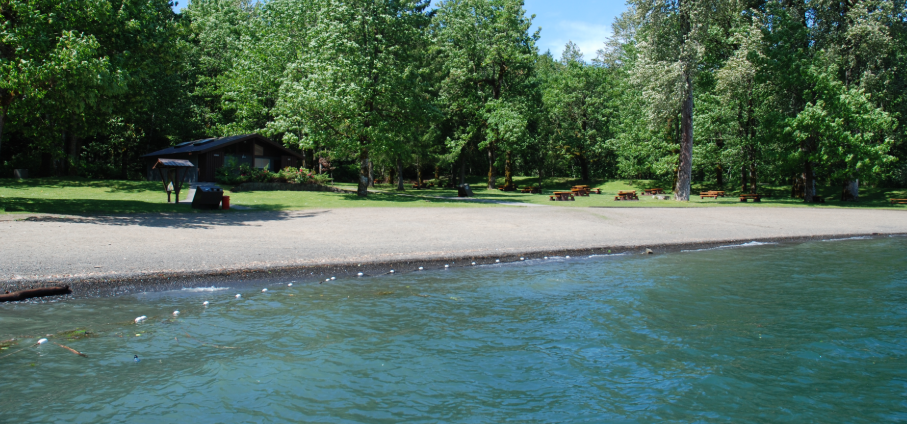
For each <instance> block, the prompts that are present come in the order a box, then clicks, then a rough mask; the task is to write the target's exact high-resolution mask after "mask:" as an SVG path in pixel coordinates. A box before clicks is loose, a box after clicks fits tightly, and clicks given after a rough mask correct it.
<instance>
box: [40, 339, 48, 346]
mask: <svg viewBox="0 0 907 424" xmlns="http://www.w3.org/2000/svg"><path fill="white" fill-rule="evenodd" d="M44 343H47V339H40V340H38V344H39V345H43V344H44Z"/></svg>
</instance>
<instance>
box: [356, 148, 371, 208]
mask: <svg viewBox="0 0 907 424" xmlns="http://www.w3.org/2000/svg"><path fill="white" fill-rule="evenodd" d="M368 164H369V160H368V149H367V148H366V147H365V146H362V147H359V186H358V187H357V188H356V195H358V196H359V197H368V181H369V179H368V171H369V170H368Z"/></svg>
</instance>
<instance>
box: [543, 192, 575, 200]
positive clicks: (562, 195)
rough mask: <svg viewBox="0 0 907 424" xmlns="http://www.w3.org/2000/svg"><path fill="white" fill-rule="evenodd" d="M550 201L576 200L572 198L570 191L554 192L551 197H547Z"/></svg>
mask: <svg viewBox="0 0 907 424" xmlns="http://www.w3.org/2000/svg"><path fill="white" fill-rule="evenodd" d="M549 198H550V199H551V201H555V200H556V201H559V202H560V201H565V200H576V199H575V198H574V197H573V192H570V191H555V192H554V194H553V195H551V196H549Z"/></svg>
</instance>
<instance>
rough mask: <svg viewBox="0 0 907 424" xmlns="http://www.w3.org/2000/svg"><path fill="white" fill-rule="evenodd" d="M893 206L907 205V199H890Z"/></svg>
mask: <svg viewBox="0 0 907 424" xmlns="http://www.w3.org/2000/svg"><path fill="white" fill-rule="evenodd" d="M889 201H890V202H891V204H892V205H907V199H890V200H889Z"/></svg>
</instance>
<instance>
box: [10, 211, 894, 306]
mask: <svg viewBox="0 0 907 424" xmlns="http://www.w3.org/2000/svg"><path fill="white" fill-rule="evenodd" d="M896 234H907V213H904V212H901V211H885V210H867V209H819V208H815V209H813V208H697V209H666V208H665V209H662V208H633V209H630V208H626V209H623V208H587V209H577V208H561V207H540V208H517V207H499V208H476V209H472V208H469V209H466V208H463V209H460V208H406V209H402V208H401V209H398V208H371V209H334V210H308V211H294V212H262V213H242V214H204V215H194V214H175V215H139V216H118V217H36V218H30V219H27V220H18V221H15V220H5V221H0V235H2V240H3V243H0V281H2V282H0V284H2V285H3V287H4V288H5V289H6V290H12V289H17V288H23V287H32V286H36V285H43V284H46V283H48V282H61V281H62V282H70V283H76V284H78V283H80V282H81V283H83V284H85V283H92V282H96V283H98V282H107V283H114V282H123V281H141V282H142V283H145V284H152V283H155V282H157V283H160V282H161V281H164V282H166V281H168V279H170V280H171V281H173V282H174V284H176V283H175V282H176V281H178V280H180V279H181V278H183V279H186V278H188V277H192V278H196V279H197V278H199V277H207V278H208V279H210V278H214V279H226V280H229V279H236V278H250V277H249V273H250V272H252V273H255V272H258V273H259V274H261V275H264V276H268V275H270V274H268V273H269V272H270V273H275V272H277V273H294V272H295V273H296V274H305V275H307V274H311V275H316V274H318V273H320V272H324V270H331V269H337V272H341V271H346V272H355V271H357V270H366V272H367V273H372V274H374V273H376V272H384V271H383V270H384V268H386V267H387V265H388V264H395V263H413V264H415V263H418V262H420V261H421V262H425V263H427V264H429V263H433V262H437V261H439V260H441V261H445V262H454V263H455V265H462V264H456V262H457V261H461V262H462V261H463V260H467V259H473V260H475V259H478V260H481V261H483V262H487V261H492V262H493V259H496V258H500V259H502V260H504V261H507V260H518V259H519V256H524V257H530V258H531V257H533V256H539V255H542V254H554V253H557V252H562V253H569V252H578V253H583V252H589V253H604V252H607V251H608V250H613V251H614V252H617V251H625V252H626V251H629V252H642V251H644V250H645V248H652V249H653V250H654V251H655V253H658V252H659V251H665V250H667V249H671V248H672V247H673V248H679V247H683V246H693V245H708V244H721V243H732V242H746V241H752V240H808V239H821V238H830V237H831V238H833V237H844V236H857V235H896ZM313 270H319V272H315V271H313ZM360 272H361V271H360ZM237 273H240V275H239V276H237ZM313 278H314V277H313ZM199 283H203V281H199ZM179 284H186V282H185V281H183V282H180V283H179Z"/></svg>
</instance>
